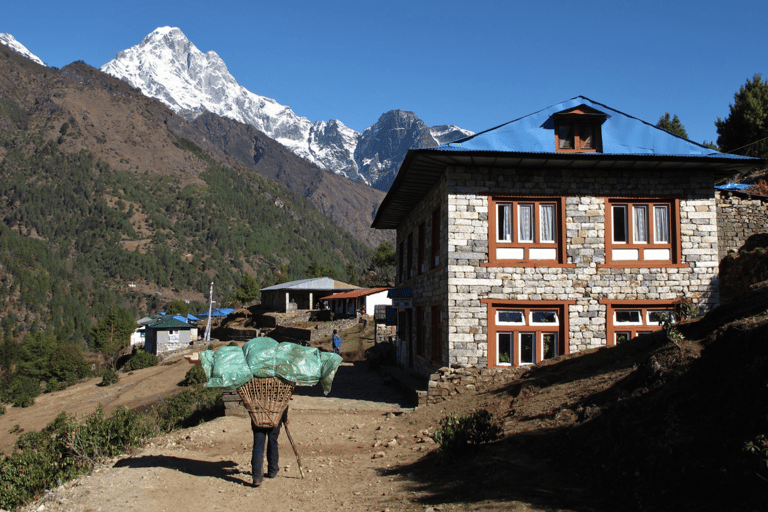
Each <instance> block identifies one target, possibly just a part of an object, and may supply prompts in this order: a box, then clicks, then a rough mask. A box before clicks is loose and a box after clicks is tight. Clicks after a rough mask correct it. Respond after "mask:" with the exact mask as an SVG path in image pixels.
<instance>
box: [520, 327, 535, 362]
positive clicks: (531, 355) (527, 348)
mask: <svg viewBox="0 0 768 512" xmlns="http://www.w3.org/2000/svg"><path fill="white" fill-rule="evenodd" d="M535 358H536V350H535V348H534V337H533V333H531V332H524V333H521V334H520V364H533V363H535V362H536V359H535Z"/></svg>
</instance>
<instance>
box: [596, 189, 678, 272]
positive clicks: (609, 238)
mask: <svg viewBox="0 0 768 512" xmlns="http://www.w3.org/2000/svg"><path fill="white" fill-rule="evenodd" d="M620 205H626V206H627V207H628V208H627V217H628V218H627V243H616V242H614V241H613V207H614V206H620ZM634 205H646V206H648V209H649V210H648V211H649V212H650V211H651V210H652V209H653V207H654V206H659V205H666V206H669V242H668V243H656V242H654V241H653V228H654V227H653V217H652V216H651V217H650V218H649V221H648V243H639V242H635V241H634V237H633V231H632V230H633V229H634V228H633V226H632V224H633V222H632V215H631V211H632V208H630V207H632V206H634ZM614 249H637V251H638V259H637V260H614V259H613V250H614ZM644 249H669V255H670V257H669V259H668V260H645V259H642V255H643V250H644ZM681 262H682V245H681V243H680V198H679V197H606V198H605V264H604V265H598V266H599V267H600V266H605V267H610V268H627V267H629V268H631V267H644V268H647V267H652V268H668V267H686V266H687V265H685V264H683V263H681Z"/></svg>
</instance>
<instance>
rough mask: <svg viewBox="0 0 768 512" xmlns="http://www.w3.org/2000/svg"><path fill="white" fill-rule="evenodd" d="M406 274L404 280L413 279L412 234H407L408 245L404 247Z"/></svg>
mask: <svg viewBox="0 0 768 512" xmlns="http://www.w3.org/2000/svg"><path fill="white" fill-rule="evenodd" d="M405 260H406V269H407V270H406V273H405V278H406V279H410V278H412V277H413V233H408V245H407V246H406V255H405Z"/></svg>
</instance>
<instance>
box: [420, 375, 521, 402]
mask: <svg viewBox="0 0 768 512" xmlns="http://www.w3.org/2000/svg"><path fill="white" fill-rule="evenodd" d="M524 371H526V369H525V368H504V369H502V368H475V367H468V368H448V367H443V368H440V369H439V370H438V371H437V372H436V373H434V374H432V375H430V378H429V387H428V389H427V397H426V402H425V403H423V404H422V403H420V404H419V405H431V404H437V403H440V402H444V401H446V400H448V399H450V398H452V397H454V396H456V395H465V394H475V393H484V392H486V391H489V390H491V389H495V388H498V387H500V386H503V385H504V384H509V383H510V382H512V381H514V380H517V379H518V378H519V376H520V375H521V374H522V373H523V372H524Z"/></svg>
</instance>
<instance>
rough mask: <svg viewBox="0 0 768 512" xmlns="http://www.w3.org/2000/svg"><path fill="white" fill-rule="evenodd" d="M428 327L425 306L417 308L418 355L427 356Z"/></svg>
mask: <svg viewBox="0 0 768 512" xmlns="http://www.w3.org/2000/svg"><path fill="white" fill-rule="evenodd" d="M425 338H426V325H425V324H424V306H417V307H416V355H419V356H422V357H423V356H425V355H426V347H425V346H424V345H425Z"/></svg>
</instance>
